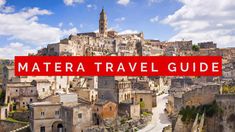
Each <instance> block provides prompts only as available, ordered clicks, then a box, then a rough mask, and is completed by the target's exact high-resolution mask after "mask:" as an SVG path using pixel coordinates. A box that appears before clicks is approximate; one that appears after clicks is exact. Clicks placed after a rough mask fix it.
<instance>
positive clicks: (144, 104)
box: [132, 90, 157, 112]
mask: <svg viewBox="0 0 235 132" xmlns="http://www.w3.org/2000/svg"><path fill="white" fill-rule="evenodd" d="M132 100H133V102H134V103H138V104H140V109H141V111H142V112H152V108H153V107H155V106H156V105H157V104H156V96H153V92H152V91H151V90H133V91H132Z"/></svg>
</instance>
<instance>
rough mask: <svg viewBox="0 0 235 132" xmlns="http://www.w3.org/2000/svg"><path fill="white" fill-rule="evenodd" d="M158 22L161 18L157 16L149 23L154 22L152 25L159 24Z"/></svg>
mask: <svg viewBox="0 0 235 132" xmlns="http://www.w3.org/2000/svg"><path fill="white" fill-rule="evenodd" d="M158 20H159V17H158V16H155V17H153V18H151V19H150V20H149V21H150V22H152V23H157V22H158Z"/></svg>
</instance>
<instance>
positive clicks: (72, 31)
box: [63, 27, 78, 36]
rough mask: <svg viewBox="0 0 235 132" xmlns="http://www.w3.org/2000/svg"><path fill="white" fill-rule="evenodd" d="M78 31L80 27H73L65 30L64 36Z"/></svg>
mask: <svg viewBox="0 0 235 132" xmlns="http://www.w3.org/2000/svg"><path fill="white" fill-rule="evenodd" d="M77 33H78V29H77V28H76V27H73V28H71V29H68V30H63V36H69V35H71V34H73V35H74V34H77Z"/></svg>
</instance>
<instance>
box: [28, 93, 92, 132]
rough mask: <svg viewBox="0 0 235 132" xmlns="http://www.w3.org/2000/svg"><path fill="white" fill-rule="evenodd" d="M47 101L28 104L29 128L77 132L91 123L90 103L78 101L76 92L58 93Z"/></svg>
mask: <svg viewBox="0 0 235 132" xmlns="http://www.w3.org/2000/svg"><path fill="white" fill-rule="evenodd" d="M48 100H49V101H44V102H35V103H31V104H30V113H31V114H30V130H31V131H34V132H58V131H59V132H60V131H63V132H66V131H67V132H77V131H83V130H84V129H86V128H87V127H89V126H91V125H92V108H91V105H90V104H87V103H78V97H77V95H76V94H73V93H68V94H59V95H55V97H54V98H51V99H48Z"/></svg>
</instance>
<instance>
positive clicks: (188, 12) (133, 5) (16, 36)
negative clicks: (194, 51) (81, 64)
mask: <svg viewBox="0 0 235 132" xmlns="http://www.w3.org/2000/svg"><path fill="white" fill-rule="evenodd" d="M102 8H104V9H105V11H106V13H107V17H108V28H109V29H113V30H116V31H118V32H120V33H136V32H144V37H145V38H146V39H159V40H160V41H175V40H193V43H195V44H196V43H198V42H204V41H214V42H215V43H217V45H218V47H235V2H234V0H0V58H14V56H16V55H27V53H31V52H32V53H35V52H36V51H37V50H38V49H40V48H42V47H46V45H47V44H50V43H56V42H59V40H60V39H63V38H66V37H68V36H69V35H70V34H75V33H80V32H94V31H97V30H98V19H99V13H100V11H101V9H102Z"/></svg>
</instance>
